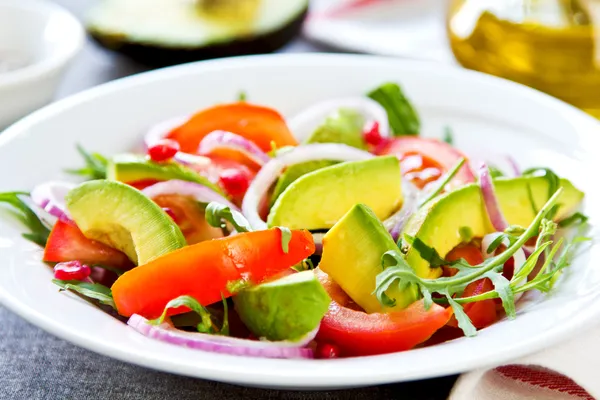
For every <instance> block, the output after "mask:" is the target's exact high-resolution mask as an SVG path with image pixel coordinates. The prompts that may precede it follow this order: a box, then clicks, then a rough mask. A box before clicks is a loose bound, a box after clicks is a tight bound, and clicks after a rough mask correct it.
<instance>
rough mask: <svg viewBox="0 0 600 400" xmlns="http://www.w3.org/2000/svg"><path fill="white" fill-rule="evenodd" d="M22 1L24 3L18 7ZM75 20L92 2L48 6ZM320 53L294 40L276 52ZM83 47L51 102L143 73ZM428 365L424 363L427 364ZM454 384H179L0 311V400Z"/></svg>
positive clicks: (221, 395)
mask: <svg viewBox="0 0 600 400" xmlns="http://www.w3.org/2000/svg"><path fill="white" fill-rule="evenodd" d="M23 1H25V0H23ZM56 1H57V2H58V3H60V4H62V5H63V6H65V7H67V8H68V9H70V10H71V11H73V12H74V13H75V14H76V15H82V14H83V13H84V12H85V9H86V8H87V7H89V6H90V5H91V4H92V3H93V0H56ZM327 50H328V49H324V48H320V47H317V46H316V45H313V44H310V43H307V42H305V41H304V40H302V39H298V40H297V41H295V42H294V43H292V44H290V45H289V46H288V47H287V48H285V49H284V50H283V51H286V52H307V51H327ZM144 70H145V68H144V67H143V66H140V65H136V64H135V63H133V62H131V61H129V60H127V59H125V58H123V57H120V56H118V55H114V54H112V53H110V52H107V51H105V50H103V49H101V48H99V47H98V46H96V45H95V44H93V43H91V42H89V43H87V45H86V47H85V49H84V51H83V53H82V54H81V56H80V57H79V58H78V59H77V61H76V62H75V64H74V65H73V66H72V68H71V69H70V71H69V73H68V75H67V76H66V77H65V80H64V82H63V85H62V86H61V88H60V91H59V93H58V96H57V97H58V98H61V97H65V96H67V95H69V94H72V93H75V92H78V91H81V90H83V89H86V88H89V87H92V86H95V85H98V84H101V83H103V82H107V81H110V80H113V79H116V78H120V77H123V76H127V75H131V74H134V73H138V72H141V71H144ZM433 362H435V360H432V363H433ZM454 380H455V377H447V378H440V379H433V380H428V381H419V382H410V383H401V384H393V385H385V386H377V387H371V388H363V389H353V390H343V391H334V392H288V391H275V390H260V389H249V388H242V387H237V386H232V385H227V384H221V383H215V382H209V381H203V380H200V379H192V378H186V377H180V376H176V375H171V374H167V373H162V372H156V371H152V370H149V369H145V368H141V367H138V366H134V365H130V364H126V363H123V362H120V361H116V360H113V359H110V358H107V357H104V356H101V355H98V354H95V353H92V352H90V351H88V350H84V349H81V348H79V347H76V346H74V345H72V344H70V343H68V342H65V341H63V340H61V339H58V338H56V337H54V336H52V335H50V334H48V333H46V332H44V331H42V330H40V329H38V328H37V327H34V326H32V325H30V324H29V323H27V322H25V321H24V320H22V319H21V318H19V317H18V316H16V315H14V314H13V313H11V312H10V311H8V310H6V309H4V308H2V307H0V399H127V400H133V399H144V400H152V399H178V400H185V399H194V400H200V399H242V398H243V399H263V398H264V399H275V398H277V399H302V400H309V399H365V400H367V399H407V400H413V399H414V400H441V399H445V398H446V396H447V395H448V392H449V390H450V388H451V386H452V384H453V383H454Z"/></svg>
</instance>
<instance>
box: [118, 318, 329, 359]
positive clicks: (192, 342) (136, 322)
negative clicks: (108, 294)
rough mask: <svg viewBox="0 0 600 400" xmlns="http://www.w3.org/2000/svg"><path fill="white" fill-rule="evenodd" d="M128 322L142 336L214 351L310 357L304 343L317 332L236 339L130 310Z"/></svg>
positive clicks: (273, 356) (244, 354)
mask: <svg viewBox="0 0 600 400" xmlns="http://www.w3.org/2000/svg"><path fill="white" fill-rule="evenodd" d="M127 325H129V326H131V327H132V328H133V329H135V330H136V331H137V332H139V333H141V334H142V335H144V336H147V337H149V338H152V339H157V340H160V341H163V342H166V343H170V344H174V345H177V346H182V347H187V348H190V349H196V350H204V351H210V352H213V353H221V354H230V355H235V356H250V357H264V358H313V351H312V350H311V349H309V348H305V347H304V346H305V345H306V344H307V343H308V342H310V341H311V340H313V339H314V337H315V335H316V333H317V329H315V330H314V331H312V332H310V333H309V334H308V335H306V337H305V338H303V340H302V341H300V342H297V343H296V342H286V341H282V342H267V341H257V340H248V339H238V338H233V337H228V336H219V335H209V334H205V333H193V332H187V331H182V330H179V329H175V328H173V327H172V326H171V325H169V324H162V325H159V326H156V325H152V324H150V323H149V322H148V320H147V319H146V318H144V317H142V316H140V315H138V314H133V315H132V316H131V318H129V321H127ZM310 336H312V337H310Z"/></svg>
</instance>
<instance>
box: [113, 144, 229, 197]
mask: <svg viewBox="0 0 600 400" xmlns="http://www.w3.org/2000/svg"><path fill="white" fill-rule="evenodd" d="M106 178H107V179H109V180H114V181H119V182H126V183H131V182H136V181H142V180H146V179H152V180H157V181H168V180H171V179H179V180H182V181H188V182H195V183H199V184H201V185H203V186H206V187H209V188H211V189H212V190H214V191H215V192H217V193H219V194H223V191H222V190H221V189H220V188H219V187H218V186H217V185H215V184H214V183H212V182H211V181H209V180H208V178H206V177H204V176H202V175H200V174H198V173H196V172H195V171H193V170H191V169H189V168H186V167H184V166H182V165H180V164H177V163H175V162H164V163H156V162H153V161H150V160H148V159H147V158H145V157H143V156H138V155H135V154H118V155H116V156H114V157H112V158H111V159H110V160H109V163H108V167H107V168H106Z"/></svg>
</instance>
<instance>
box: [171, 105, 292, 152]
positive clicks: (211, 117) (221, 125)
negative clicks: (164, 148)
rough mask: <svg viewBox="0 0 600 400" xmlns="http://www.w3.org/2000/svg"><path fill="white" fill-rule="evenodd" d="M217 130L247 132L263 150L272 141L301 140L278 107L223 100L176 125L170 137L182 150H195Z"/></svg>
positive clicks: (288, 143)
mask: <svg viewBox="0 0 600 400" xmlns="http://www.w3.org/2000/svg"><path fill="white" fill-rule="evenodd" d="M216 130H224V131H228V132H233V133H236V134H238V135H240V136H243V137H245V138H246V139H248V140H251V141H253V142H254V143H256V144H257V145H258V146H259V147H260V148H261V149H262V150H263V151H270V150H271V142H274V143H275V145H276V146H277V147H283V146H295V145H297V144H298V142H297V141H296V139H295V138H294V136H293V135H292V133H291V132H290V130H289V129H288V127H287V124H286V123H285V120H284V119H283V117H282V116H281V115H280V114H279V113H278V112H277V111H275V110H273V109H271V108H268V107H263V106H258V105H254V104H249V103H246V102H238V103H230V104H221V105H217V106H214V107H211V108H207V109H206V110H202V111H200V112H199V113H197V114H195V115H194V116H192V117H191V118H190V119H189V120H188V121H187V122H186V123H185V124H183V125H181V126H179V127H177V128H175V129H173V130H172V131H171V132H170V133H169V135H168V136H167V137H168V138H169V139H173V140H176V141H177V142H179V145H180V146H181V151H183V152H186V153H195V152H196V151H197V150H198V145H199V144H200V141H201V140H202V138H204V136H206V135H207V134H209V133H211V132H213V131H216Z"/></svg>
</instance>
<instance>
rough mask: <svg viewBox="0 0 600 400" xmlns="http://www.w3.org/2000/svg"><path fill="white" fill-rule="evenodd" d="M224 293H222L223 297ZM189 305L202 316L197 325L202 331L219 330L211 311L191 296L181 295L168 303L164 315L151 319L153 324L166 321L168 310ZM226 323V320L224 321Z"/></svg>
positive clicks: (213, 331) (212, 331) (215, 331)
mask: <svg viewBox="0 0 600 400" xmlns="http://www.w3.org/2000/svg"><path fill="white" fill-rule="evenodd" d="M222 296H223V295H221V297H222ZM178 307H187V308H189V309H190V310H192V311H193V312H195V313H196V314H198V316H199V317H200V322H199V323H198V325H197V326H196V329H197V330H198V332H201V333H217V332H219V330H218V329H217V328H216V327H215V325H214V323H213V320H212V318H211V315H210V312H208V310H207V309H206V308H205V307H204V306H203V305H202V304H200V303H199V302H198V300H196V299H194V298H193V297H191V296H179V297H177V298H175V299H173V300H171V301H169V302H168V303H167V305H166V306H165V310H164V311H163V313H162V315H161V316H160V317H158V318H157V319H153V320H151V321H149V322H150V323H151V324H152V325H160V324H162V323H163V322H164V320H165V318H166V316H167V312H168V310H169V309H170V308H178ZM223 324H224V325H225V322H223Z"/></svg>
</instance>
